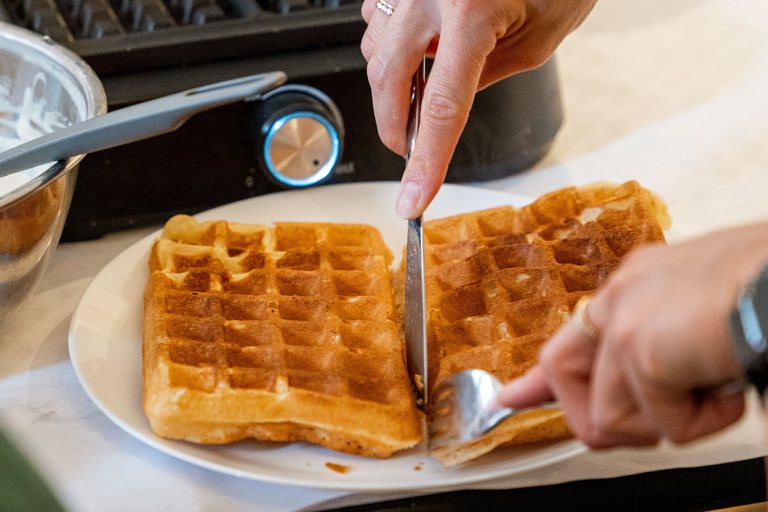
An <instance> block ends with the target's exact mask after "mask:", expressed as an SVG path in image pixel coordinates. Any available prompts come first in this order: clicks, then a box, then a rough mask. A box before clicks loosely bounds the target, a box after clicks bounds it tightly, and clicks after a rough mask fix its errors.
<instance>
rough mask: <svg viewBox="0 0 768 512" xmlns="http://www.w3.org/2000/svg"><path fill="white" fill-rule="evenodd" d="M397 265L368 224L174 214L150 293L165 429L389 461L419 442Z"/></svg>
mask: <svg viewBox="0 0 768 512" xmlns="http://www.w3.org/2000/svg"><path fill="white" fill-rule="evenodd" d="M391 262H392V253H391V252H390V250H389V249H388V248H387V247H386V246H385V244H384V242H383V240H382V238H381V235H380V234H379V232H378V230H376V229H375V228H372V227H370V226H365V225H359V224H323V223H278V224H276V225H275V226H274V227H269V226H263V225H245V224H237V223H231V222H225V221H218V222H204V223H198V222H197V221H195V220H194V219H193V218H191V217H188V216H176V217H173V218H172V219H170V220H169V221H168V223H167V224H166V226H165V228H164V230H163V233H162V236H161V237H160V238H159V239H158V240H157V241H156V242H155V244H154V246H153V248H152V252H151V255H150V259H149V268H150V280H149V283H148V285H147V288H146V292H145V297H144V304H145V308H144V310H145V313H144V341H143V368H144V388H145V392H144V409H145V411H146V413H147V416H148V417H149V419H150V422H151V425H152V428H153V430H154V431H155V432H156V433H157V434H158V435H160V436H162V437H168V438H176V439H186V440H189V441H194V442H200V443H227V442H231V441H236V440H239V439H244V438H255V439H259V440H271V441H308V442H312V443H318V444H321V445H323V446H326V447H328V448H331V449H333V450H337V451H341V452H345V453H351V454H356V455H362V456H366V457H376V458H385V457H388V456H390V455H391V454H392V453H393V452H395V451H397V450H401V449H404V448H408V447H411V446H414V445H416V444H418V443H419V442H420V441H421V439H422V426H421V424H422V423H421V422H422V419H421V414H420V412H419V411H418V409H417V408H416V405H415V399H414V397H413V395H412V391H411V384H410V380H409V378H408V373H407V371H406V367H405V363H404V355H403V354H404V350H403V342H402V339H401V337H400V335H399V330H398V326H397V324H396V320H397V315H396V311H395V306H394V298H393V293H392V285H391V276H390V268H389V267H390V264H391Z"/></svg>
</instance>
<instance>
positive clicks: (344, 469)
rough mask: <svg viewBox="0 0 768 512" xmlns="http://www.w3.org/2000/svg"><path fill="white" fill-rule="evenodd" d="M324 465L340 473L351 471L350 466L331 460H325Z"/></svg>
mask: <svg viewBox="0 0 768 512" xmlns="http://www.w3.org/2000/svg"><path fill="white" fill-rule="evenodd" d="M325 467H327V468H328V469H330V470H331V471H335V472H337V473H341V474H342V475H345V474H347V473H349V472H350V471H352V466H345V465H343V464H334V463H333V462H326V463H325Z"/></svg>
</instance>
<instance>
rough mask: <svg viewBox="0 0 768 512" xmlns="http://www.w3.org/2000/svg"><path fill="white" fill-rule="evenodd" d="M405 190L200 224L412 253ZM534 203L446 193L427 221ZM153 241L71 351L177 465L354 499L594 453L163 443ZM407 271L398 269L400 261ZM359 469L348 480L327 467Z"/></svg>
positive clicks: (380, 186) (119, 413)
mask: <svg viewBox="0 0 768 512" xmlns="http://www.w3.org/2000/svg"><path fill="white" fill-rule="evenodd" d="M397 187H398V185H397V184H396V183H360V184H350V185H334V186H326V187H319V188H313V189H306V190H296V191H290V192H280V193H276V194H271V195H266V196H260V197H256V198H253V199H247V200H244V201H240V202H237V203H233V204H230V205H227V206H223V207H219V208H216V209H214V210H210V211H208V212H205V213H202V214H200V215H198V216H197V218H198V219H199V220H216V219H226V220H230V221H236V222H251V223H262V224H271V223H273V222H274V221H311V222H359V223H366V224H371V225H374V226H376V227H378V228H379V229H380V230H381V232H382V235H383V236H384V239H385V241H386V243H387V244H388V246H389V247H390V248H391V249H392V251H393V253H395V255H399V254H402V248H403V247H404V246H405V235H406V222H405V221H403V220H400V219H398V218H397V217H395V215H394V213H393V212H394V203H395V197H396V193H397ZM527 202H528V200H527V199H526V198H523V197H520V196H513V195H510V194H506V193H502V192H495V191H489V190H483V189H479V188H474V187H467V186H456V185H445V186H444V187H443V188H442V189H441V191H440V193H439V194H438V196H437V198H436V199H435V200H434V202H433V203H432V205H431V206H430V207H429V210H428V211H427V213H426V214H425V219H427V220H428V219H430V218H440V217H445V216H448V215H453V214H457V213H463V212H467V211H472V210H479V209H484V208H490V207H494V206H499V205H502V204H514V205H517V206H520V205H523V204H525V203H527ZM157 234H159V233H156V234H153V235H151V236H149V237H147V238H145V239H143V240H141V241H139V242H137V243H136V244H135V245H133V246H132V247H130V248H128V249H127V250H126V251H125V252H123V253H122V254H120V255H119V256H118V257H117V258H115V259H114V260H113V261H112V262H110V263H109V264H108V265H107V266H106V267H104V269H103V270H102V271H101V272H100V273H99V274H98V275H97V276H96V278H95V279H94V280H93V282H92V283H91V284H90V286H89V287H88V289H87V290H86V291H85V294H84V295H83V297H82V299H81V300H80V303H79V305H78V307H77V309H76V310H75V313H74V316H73V318H72V324H71V326H70V334H69V352H70V356H71V359H72V364H73V365H74V367H75V371H76V372H77V375H78V378H79V379H80V382H81V383H82V385H83V387H84V388H85V391H86V392H87V393H88V395H89V396H90V397H91V399H93V401H94V402H95V403H96V405H97V406H98V407H99V408H100V409H101V410H102V411H104V413H105V414H106V415H107V416H108V417H109V418H110V419H111V420H112V421H114V422H115V423H116V424H117V425H119V426H120V427H122V428H123V429H124V430H126V431H127V432H128V433H130V434H132V435H133V436H135V437H137V438H138V439H140V440H141V441H143V442H145V443H147V444H148V445H150V446H152V447H154V448H157V449H158V450H161V451H163V452H165V453H167V454H169V455H172V456H173V457H177V458H179V459H182V460H185V461H187V462H190V463H192V464H196V465H198V466H202V467H205V468H209V469H211V470H214V471H219V472H222V473H228V474H232V475H236V476H240V477H245V478H251V479H256V480H262V481H268V482H276V483H284V484H294V485H302V486H311V487H324V488H334V489H346V490H366V491H393V490H407V489H418V490H425V489H435V488H447V487H451V486H457V485H466V484H471V483H472V482H479V481H484V480H489V479H493V478H498V477H502V476H507V475H510V474H513V473H517V472H521V471H526V470H529V469H532V468H536V467H540V466H544V465H547V464H552V463H554V462H557V461H559V460H562V459H564V458H567V457H570V456H573V455H575V454H577V453H579V452H581V451H583V450H584V446H583V445H582V444H580V443H578V442H577V441H574V440H567V441H563V442H558V443H551V444H546V445H536V446H528V447H515V448H504V449H498V450H496V451H494V452H492V453H490V454H488V455H486V456H483V457H481V458H479V459H478V460H475V461H472V462H470V463H467V464H464V465H461V466H459V467H453V468H444V467H442V464H440V463H438V462H436V461H434V460H432V459H430V458H429V457H428V456H427V454H426V451H425V448H424V446H423V445H421V446H418V447H416V448H414V449H411V450H408V451H405V452H401V453H399V454H396V455H395V456H394V457H392V458H391V459H389V460H371V459H364V458H361V457H355V456H352V455H345V454H340V453H336V452H333V451H331V450H328V449H325V448H322V447H319V446H315V445H311V444H307V443H293V444H287V443H269V442H255V441H241V442H237V443H233V444H230V445H225V446H211V445H208V446H206V445H196V444H193V443H187V442H183V441H173V440H168V439H162V438H159V437H157V436H156V435H155V434H154V433H153V432H152V430H151V429H150V426H149V421H148V420H147V418H146V416H145V415H144V411H143V409H142V395H143V387H142V372H141V332H142V309H143V300H142V294H143V292H144V286H145V284H146V282H147V279H148V271H147V258H148V257H149V251H150V248H151V245H152V242H153V240H154V239H155V238H156V237H157ZM396 264H397V262H396ZM328 462H330V463H334V464H339V465H342V466H349V467H350V468H351V469H350V470H349V471H348V472H346V473H344V474H341V473H339V472H336V471H333V470H331V469H329V468H328V467H326V463H328Z"/></svg>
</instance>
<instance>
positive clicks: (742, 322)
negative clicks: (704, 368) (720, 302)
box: [731, 265, 768, 396]
mask: <svg viewBox="0 0 768 512" xmlns="http://www.w3.org/2000/svg"><path fill="white" fill-rule="evenodd" d="M731 333H732V335H733V341H734V345H735V347H736V356H737V357H738V359H739V362H740V363H741V365H742V367H743V368H744V371H745V373H746V376H747V379H748V380H749V382H750V383H752V384H753V385H754V386H755V387H756V388H757V390H758V391H759V392H760V395H761V396H762V395H763V394H764V393H765V390H766V388H768V340H766V335H768V265H766V266H765V267H763V270H762V271H761V272H760V274H758V275H757V277H756V278H755V279H753V280H752V281H750V282H749V284H747V286H746V287H745V288H744V290H743V292H742V293H741V295H740V296H739V299H738V303H737V304H736V309H734V311H733V313H731Z"/></svg>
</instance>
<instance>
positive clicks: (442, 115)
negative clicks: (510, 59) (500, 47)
mask: <svg viewBox="0 0 768 512" xmlns="http://www.w3.org/2000/svg"><path fill="white" fill-rule="evenodd" d="M446 17H448V16H445V15H444V16H443V18H444V19H445V18H446ZM455 25H458V23H457V22H453V23H452V24H449V25H448V26H444V27H443V29H442V32H441V34H440V44H439V45H438V47H437V52H436V54H435V59H434V63H433V65H432V70H431V72H430V74H429V78H428V80H427V84H426V87H425V89H424V100H423V104H422V110H421V123H420V127H419V134H418V138H417V140H416V145H415V147H414V149H413V152H412V153H411V156H410V159H409V161H408V166H407V167H406V169H405V172H404V173H403V177H402V180H401V187H400V194H399V196H398V201H397V205H396V212H397V214H398V215H399V216H400V217H403V218H414V217H417V216H419V215H421V213H423V211H424V210H425V209H426V208H427V206H428V205H429V203H430V202H431V201H432V199H433V198H434V197H435V195H436V194H437V192H438V190H439V189H440V186H441V185H442V183H443V180H444V179H445V175H446V172H447V170H448V164H449V163H450V161H451V158H452V156H453V152H454V150H455V148H456V145H457V143H458V140H459V137H460V136H461V133H462V131H463V130H464V126H465V125H466V123H467V119H468V117H469V111H470V109H471V108H472V102H473V100H474V96H475V92H476V90H477V84H478V82H479V80H480V74H481V73H482V70H483V63H484V62H485V59H486V57H487V56H488V54H489V53H490V52H491V51H492V49H493V45H494V44H495V37H494V36H493V34H492V33H491V34H489V33H488V31H483V30H478V31H476V32H477V33H476V34H474V35H470V36H468V35H467V34H466V33H463V31H462V30H460V29H461V27H457V26H455Z"/></svg>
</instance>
